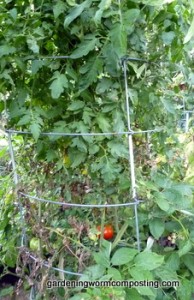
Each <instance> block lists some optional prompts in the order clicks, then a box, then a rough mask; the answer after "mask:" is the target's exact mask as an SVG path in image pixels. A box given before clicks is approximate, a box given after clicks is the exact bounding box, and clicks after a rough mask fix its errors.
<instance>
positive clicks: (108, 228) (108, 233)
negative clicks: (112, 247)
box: [96, 225, 114, 240]
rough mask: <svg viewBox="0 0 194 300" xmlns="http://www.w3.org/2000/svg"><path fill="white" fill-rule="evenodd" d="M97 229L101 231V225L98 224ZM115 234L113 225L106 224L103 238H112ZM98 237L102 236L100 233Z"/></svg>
mask: <svg viewBox="0 0 194 300" xmlns="http://www.w3.org/2000/svg"><path fill="white" fill-rule="evenodd" d="M96 228H97V230H98V231H100V232H101V226H100V225H98V226H97V227H96ZM113 235H114V229H113V227H112V225H104V229H103V238H104V239H105V240H110V239H112V237H113ZM98 237H100V234H99V235H98Z"/></svg>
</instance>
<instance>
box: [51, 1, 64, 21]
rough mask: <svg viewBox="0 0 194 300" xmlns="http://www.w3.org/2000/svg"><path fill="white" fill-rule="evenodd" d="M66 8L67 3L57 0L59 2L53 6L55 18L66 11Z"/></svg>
mask: <svg viewBox="0 0 194 300" xmlns="http://www.w3.org/2000/svg"><path fill="white" fill-rule="evenodd" d="M65 10H66V6H65V3H64V2H63V1H61V0H59V1H57V3H56V4H55V5H54V6H53V14H54V18H55V19H57V18H58V17H59V16H60V15H61V14H62V13H64V11H65Z"/></svg>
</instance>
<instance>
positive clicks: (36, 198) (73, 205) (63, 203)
mask: <svg viewBox="0 0 194 300" xmlns="http://www.w3.org/2000/svg"><path fill="white" fill-rule="evenodd" d="M19 194H20V195H22V196H23V197H26V198H29V199H33V200H35V201H39V202H45V203H51V204H54V205H61V206H68V207H81V208H106V207H107V208H108V207H122V206H130V205H136V204H139V203H141V202H143V200H136V201H135V202H127V203H117V204H108V203H107V204H78V203H69V202H59V201H52V200H48V199H43V198H39V197H36V196H31V195H29V194H25V193H22V192H19Z"/></svg>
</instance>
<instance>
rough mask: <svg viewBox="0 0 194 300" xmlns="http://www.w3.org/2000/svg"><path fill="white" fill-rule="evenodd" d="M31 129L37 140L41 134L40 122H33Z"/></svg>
mask: <svg viewBox="0 0 194 300" xmlns="http://www.w3.org/2000/svg"><path fill="white" fill-rule="evenodd" d="M30 131H31V133H32V135H33V137H34V139H35V141H37V140H38V138H39V136H40V132H41V126H40V124H39V123H32V124H31V125H30Z"/></svg>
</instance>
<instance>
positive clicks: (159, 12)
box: [0, 0, 194, 300]
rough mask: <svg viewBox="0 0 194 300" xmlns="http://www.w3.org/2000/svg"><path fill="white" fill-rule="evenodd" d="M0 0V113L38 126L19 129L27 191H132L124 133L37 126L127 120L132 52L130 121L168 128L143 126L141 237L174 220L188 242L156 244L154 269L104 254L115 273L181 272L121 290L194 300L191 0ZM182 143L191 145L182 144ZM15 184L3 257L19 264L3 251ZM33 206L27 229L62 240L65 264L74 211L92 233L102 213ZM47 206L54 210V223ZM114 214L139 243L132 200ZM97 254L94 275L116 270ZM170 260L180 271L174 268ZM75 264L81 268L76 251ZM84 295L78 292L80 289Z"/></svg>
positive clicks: (115, 127) (117, 198)
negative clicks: (184, 118)
mask: <svg viewBox="0 0 194 300" xmlns="http://www.w3.org/2000/svg"><path fill="white" fill-rule="evenodd" d="M0 4H1V7H0V22H1V24H2V25H1V29H0V70H1V72H0V79H1V81H0V112H1V114H2V120H4V123H5V125H6V127H7V128H14V129H17V130H29V131H30V132H31V133H32V136H33V139H32V138H30V137H29V136H22V137H19V138H16V139H15V144H14V145H15V149H16V152H17V153H16V159H17V163H18V173H19V175H20V177H21V190H23V189H24V190H25V191H28V192H31V193H33V194H37V193H38V195H41V196H45V197H47V198H48V197H51V198H53V200H55V199H57V200H58V199H59V197H61V199H65V200H66V201H72V202H78V203H80V202H81V203H82V202H83V203H91V204H92V203H93V204H96V203H98V204H99V203H104V202H105V201H108V202H111V203H112V202H116V203H118V202H126V201H128V198H129V192H128V191H129V189H130V182H129V181H128V177H129V175H128V174H129V165H128V145H127V138H126V137H125V136H121V137H110V136H101V137H100V136H99V137H92V136H89V137H88V136H87V137H86V136H85V137H81V136H77V137H65V138H64V137H63V138H61V137H59V136H58V137H56V136H55V137H53V136H49V137H45V136H42V135H40V134H41V132H53V133H54V132H65V133H71V132H77V133H86V132H98V133H100V132H112V131H113V132H121V131H127V119H126V108H125V93H124V77H123V70H122V58H123V57H130V58H131V59H130V61H129V62H128V64H127V66H128V84H129V90H128V94H129V98H130V105H131V106H130V113H131V121H132V128H133V130H135V131H139V130H147V129H155V128H158V129H159V130H160V129H161V131H159V132H158V133H154V134H152V135H151V136H150V137H147V136H146V135H145V134H139V135H135V136H134V151H135V159H136V173H137V183H138V195H139V197H140V198H142V199H144V200H145V203H144V204H143V205H142V207H141V208H140V212H139V222H140V235H141V240H142V241H143V242H142V247H143V249H144V248H145V247H146V240H147V238H148V236H149V232H150V233H151V235H152V236H153V237H154V238H155V239H156V240H158V239H159V238H160V237H161V236H162V235H165V234H166V235H168V234H169V233H171V232H174V231H176V232H177V233H178V244H179V250H175V251H174V252H173V251H172V252H171V251H170V252H166V253H165V251H163V250H162V249H158V248H157V247H156V249H154V251H156V253H159V254H156V253H154V252H151V254H150V253H149V254H147V258H146V259H148V258H149V259H151V260H153V264H154V262H156V268H154V271H153V270H150V269H148V264H147V265H146V266H142V265H141V263H140V262H141V254H138V255H139V256H136V258H133V257H132V258H131V261H126V265H127V268H125V267H123V269H122V267H120V268H121V269H120V270H119V271H120V275H118V273H116V271H115V270H112V261H113V262H114V257H115V256H113V257H112V258H111V256H110V254H107V251H108V250H107V249H108V247H109V245H108V246H107V245H105V246H104V248H103V247H101V251H102V253H104V252H103V251H105V252H106V255H107V261H108V262H109V263H108V273H110V274H112V276H113V275H114V276H115V278H116V277H117V276H118V277H119V276H121V278H122V279H128V278H129V277H130V278H134V279H137V280H139V279H138V276H137V273H138V272H139V274H144V273H145V274H144V275H145V278H150V280H151V279H152V278H161V279H162V278H163V279H165V278H170V279H174V278H175V279H177V278H179V279H180V280H181V282H182V285H181V287H180V288H179V289H178V291H175V290H170V291H167V292H165V291H159V292H158V293H156V292H153V291H150V289H145V290H143V292H142V291H141V292H139V290H138V289H132V290H125V291H124V290H121V291H118V294H117V292H115V293H116V294H115V297H117V298H115V299H124V298H122V297H133V299H137V300H138V299H157V300H159V299H182V295H184V299H188V300H191V295H192V293H193V290H192V285H191V284H190V282H192V280H193V274H194V273H193V272H194V271H193V267H191V265H192V263H191V264H190V262H191V261H192V260H193V229H192V228H193V174H194V173H193V169H194V164H193V159H192V158H193V150H192V149H193V148H192V147H193V143H192V136H191V135H189V134H188V135H187V136H186V140H185V139H184V141H181V142H180V138H179V136H178V135H177V124H178V121H179V120H180V118H181V114H182V108H183V106H185V109H187V110H190V109H192V107H193V100H192V93H193V84H194V73H193V70H192V68H193V52H192V49H193V44H194V42H193V35H194V28H193V27H194V25H193V24H194V21H193V20H192V18H193V10H194V4H193V1H178V0H177V1H158V0H148V1H139V0H134V1H116V0H112V1H111V0H102V1H99V0H86V1H74V0H67V1H62V0H59V1H46V0H45V1H44V0H40V1H38V0H37V1H21V0H16V1H11V0H6V1H0ZM55 56H56V57H55ZM58 56H63V57H61V58H58ZM133 59H134V60H133ZM185 145H187V148H185V149H186V150H185V153H184V152H183V151H182V149H181V148H182V147H184V146H185ZM149 147H151V148H149ZM148 148H149V149H148ZM24 158H25V159H24ZM185 159H186V160H188V162H189V166H188V164H187V163H188V162H186V164H184V163H183V161H184V160H185ZM183 181H185V182H183ZM78 183H79V184H78ZM80 184H84V185H89V188H90V187H91V190H92V191H91V192H90V193H84V192H83V191H82V189H83V187H82V185H80ZM9 189H12V187H10V188H9V187H8V185H7V184H4V187H3V188H2V194H3V193H5V191H7V194H6V196H5V198H4V202H3V203H2V205H3V207H5V210H3V211H4V212H3V213H1V216H2V217H4V218H5V220H6V221H4V223H3V225H2V226H1V230H2V234H1V240H2V244H3V255H4V256H3V260H2V263H3V264H7V265H10V266H11V265H14V264H15V262H16V259H13V261H12V262H10V263H8V262H7V261H6V260H5V257H6V256H5V255H6V252H7V249H8V246H6V237H5V231H6V230H7V231H8V233H11V232H12V231H13V227H14V224H12V223H11V224H10V219H9V217H7V218H6V217H5V212H6V209H8V210H11V209H12V208H11V207H12V206H11V204H10V202H8V201H7V200H6V199H7V197H8V196H7V195H10V194H9V193H10V191H9ZM75 190H76V191H75ZM81 194H82V195H81ZM11 195H12V194H11ZM80 195H81V197H80ZM12 196H13V197H14V195H12ZM8 198H9V199H10V196H9V197H8ZM80 198H81V199H80ZM24 206H25V209H26V211H28V210H29V212H30V214H29V215H26V217H25V218H26V222H27V224H28V228H27V232H28V235H29V236H30V237H32V238H33V237H36V238H38V239H42V242H43V244H42V246H41V248H42V250H43V251H42V252H46V253H47V254H48V253H49V254H53V253H54V251H53V249H63V250H59V252H57V253H58V257H57V259H56V262H58V263H59V265H61V266H62V265H63V259H62V256H63V255H64V251H65V250H64V240H61V237H60V234H64V235H65V234H66V235H69V237H71V238H72V239H74V242H72V248H73V249H74V246H75V245H76V247H77V243H78V242H80V241H81V242H83V240H81V236H80V237H78V240H77V242H76V241H75V240H76V239H75V235H76V234H77V232H76V226H75V221H74V219H73V217H74V216H76V217H79V218H80V219H81V221H82V222H83V220H84V219H85V216H86V215H87V218H88V224H87V226H86V224H85V226H86V233H87V234H88V231H89V229H88V227H91V226H93V223H96V222H99V221H100V219H101V215H100V213H99V212H95V211H93V212H92V213H90V212H81V211H80V210H79V211H78V210H76V209H75V210H74V209H73V210H72V211H69V210H66V211H65V210H64V212H59V210H58V208H56V209H53V210H52V209H50V210H49V208H47V206H43V205H42V206H41V207H40V206H39V207H38V204H34V205H33V206H32V207H30V208H29V206H28V204H26V202H25V205H24ZM38 209H39V215H36V212H37V210H38ZM15 214H16V220H17V223H18V226H19V223H20V222H19V221H18V220H19V217H18V215H17V212H15ZM6 215H8V216H9V214H7V213H6ZM48 215H50V216H52V222H51V224H50V223H49V222H50V220H48ZM34 216H35V218H34ZM69 217H71V220H69V219H68V218H69ZM106 218H107V220H108V221H111V222H114V223H115V227H116V229H117V230H122V228H123V227H122V226H123V222H124V220H125V219H129V222H128V229H127V230H126V232H125V235H124V238H125V241H126V242H127V243H128V244H127V245H128V246H129V245H132V247H135V245H136V241H135V240H134V237H135V230H134V217H133V213H131V209H126V210H124V209H121V210H118V212H112V211H108V212H106ZM34 219H35V220H34ZM40 220H41V221H40ZM72 220H73V221H72ZM84 221H85V220H84ZM72 222H73V223H72ZM36 224H39V227H38V228H37V227H36ZM72 224H73V225H72ZM20 225H21V224H20ZM71 227H73V231H72V228H71ZM40 228H41V229H42V230H43V232H42V236H41V235H40ZM44 230H45V231H44ZM60 230H61V231H60ZM61 232H62V233H61ZM86 233H85V234H86ZM55 234H56V236H57V237H56V236H55ZM47 235H48V237H47ZM79 238H80V240H79ZM82 238H83V237H82ZM17 243H18V245H19V242H18V232H15V233H14V239H13V243H12V248H13V245H14V244H17ZM83 243H84V242H83ZM85 243H86V245H87V246H88V247H90V248H91V250H92V251H93V250H94V251H95V249H96V248H95V247H96V245H93V244H92V242H91V241H90V240H87V239H86V241H85ZM87 243H89V244H87ZM53 244H54V245H53ZM117 246H118V245H117ZM93 247H94V248H93ZM45 249H46V250H45ZM74 250H75V249H74ZM76 251H77V248H76V250H75V252H76ZM118 251H119V250H118ZM126 251H128V250H126ZM61 253H62V255H61ZM76 253H77V252H76ZM43 254H45V253H42V254H41V255H43ZM102 255H105V254H102ZM115 255H116V254H115ZM143 255H144V254H142V256H143ZM157 255H160V256H159V257H158V256H157ZM15 256H16V255H15V250H14V257H15ZM145 256H146V254H145ZM138 257H140V258H138ZM150 257H151V258H150ZM146 259H145V260H146ZM94 260H95V261H96V263H97V265H98V268H99V270H98V271H99V273H98V272H97V271H96V268H97V267H96V266H95V267H93V269H92V271H91V272H93V273H95V272H97V275H96V277H97V278H101V276H105V273H106V272H107V269H106V268H103V266H100V263H99V262H100V259H99V258H97V257H94ZM143 260H144V259H143ZM116 261H117V260H116ZM158 261H159V265H157V262H158ZM87 263H88V264H90V263H91V261H89V262H87ZM87 263H86V265H87ZM130 263H131V264H132V265H133V267H134V269H133V268H132V270H131V265H130ZM134 263H135V265H134ZM114 264H115V265H119V264H117V263H115V262H114ZM169 266H170V267H169ZM172 266H173V274H172V273H170V271H168V269H169V268H171V267H172ZM69 267H70V268H75V267H77V265H76V261H73V263H72V264H70V266H69ZM100 268H101V269H100ZM147 269H148V271H145V270H147ZM155 269H156V271H155ZM113 271H114V272H115V273H114V272H113ZM142 272H144V273H142ZM146 272H147V273H146ZM168 272H169V273H168ZM99 274H100V275H101V276H100V275H99ZM110 274H109V275H110ZM114 276H113V278H114ZM109 292H110V291H109V290H108V289H107V290H105V291H104V294H103V291H102V294H101V295H99V297H104V298H103V299H105V296H106V297H108V296H107V295H108V293H109ZM75 293H76V292H75ZM99 293H100V292H99ZM112 293H113V291H112ZM119 293H120V294H119ZM85 294H86V295H85V296H84V293H83V297H85V298H83V299H90V298H89V297H91V298H92V297H93V296H94V295H93V292H92V291H88V292H87V293H85ZM113 294H114V293H113ZM169 295H170V296H169ZM68 296H69V294H68ZM68 296H67V297H68ZM58 297H59V296H58ZM75 297H76V296H75ZM75 297H73V298H72V299H78V298H75ZM78 297H80V295H78ZM119 297H120V298H119ZM169 297H174V298H169ZM67 299H68V298H67ZM79 299H80V298H79ZM92 299H93V298H92ZM99 299H101V298H99ZM107 299H110V298H107ZM126 299H128V298H126Z"/></svg>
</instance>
